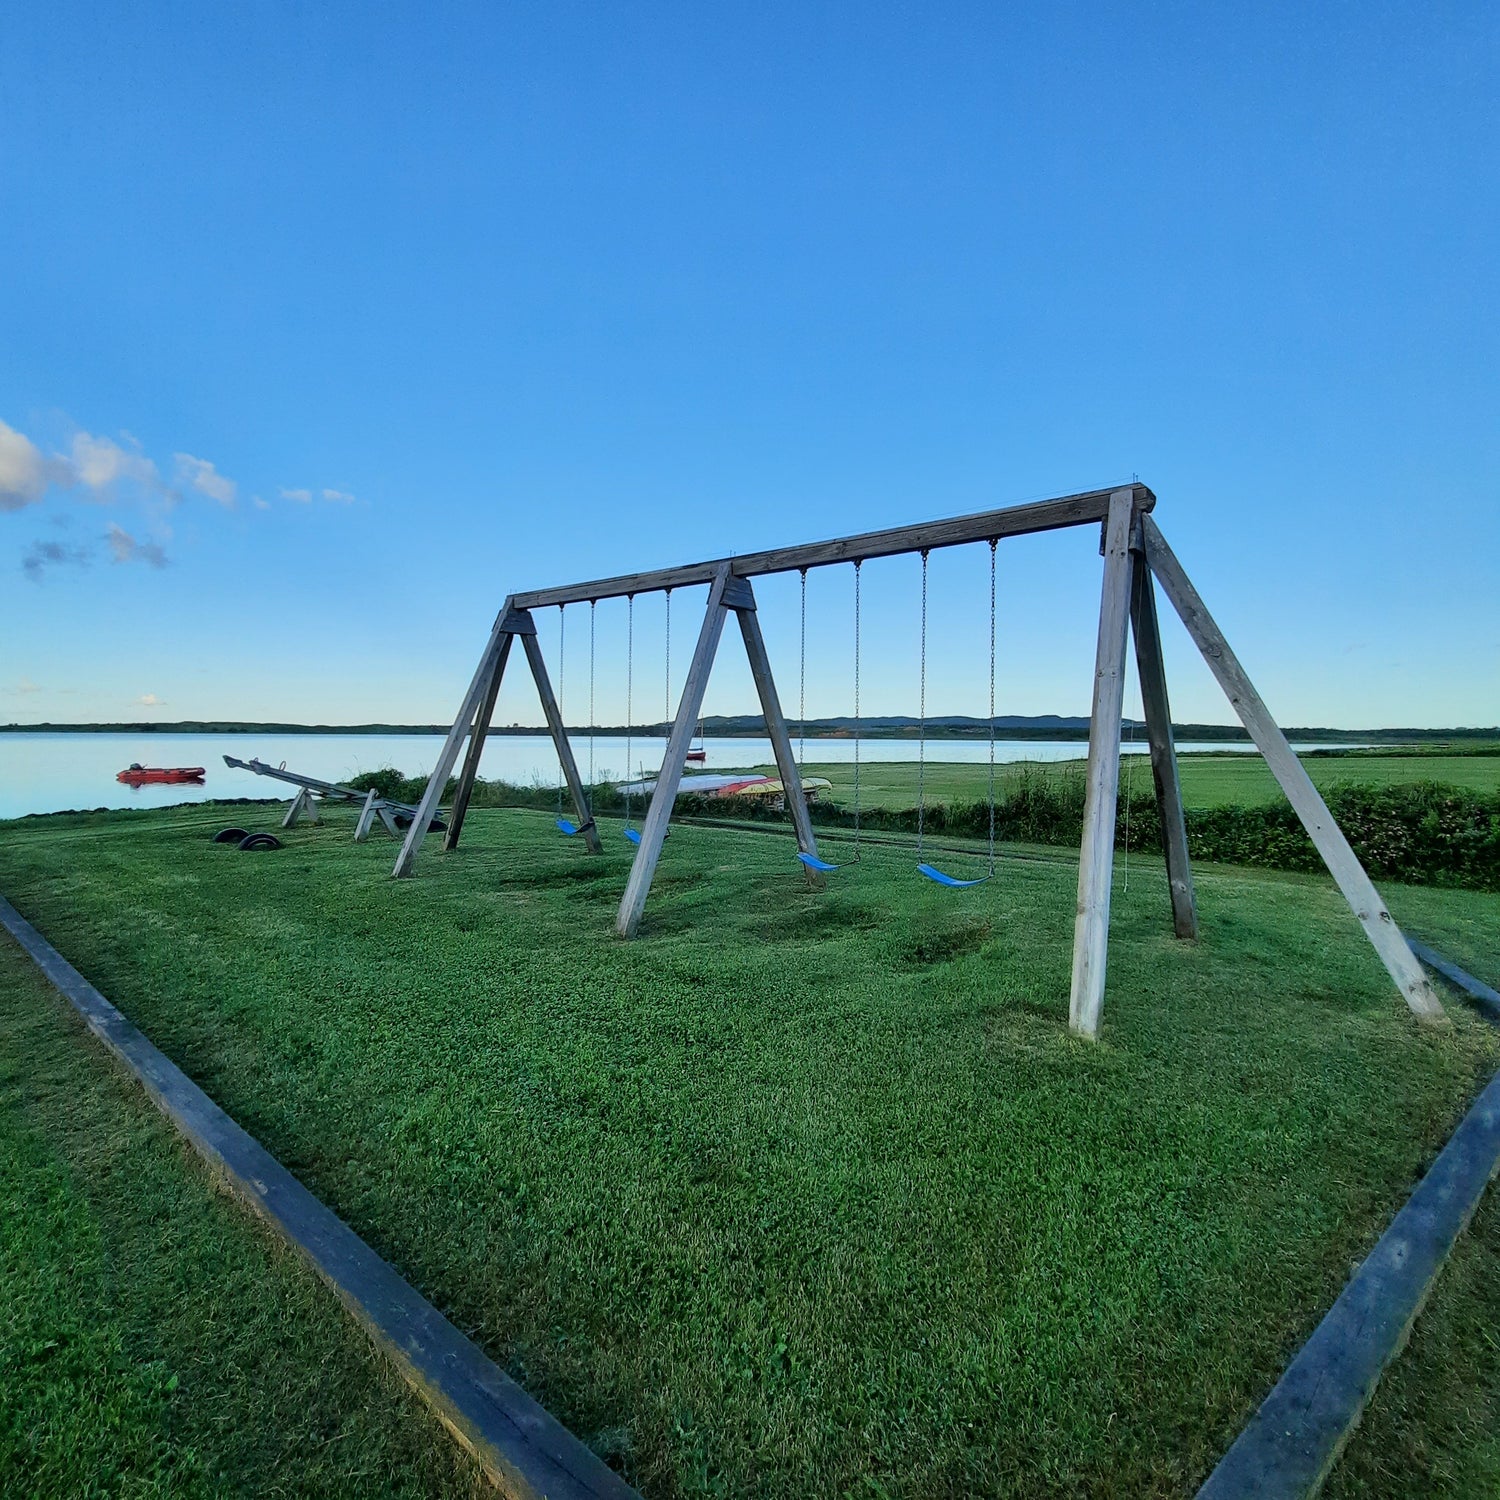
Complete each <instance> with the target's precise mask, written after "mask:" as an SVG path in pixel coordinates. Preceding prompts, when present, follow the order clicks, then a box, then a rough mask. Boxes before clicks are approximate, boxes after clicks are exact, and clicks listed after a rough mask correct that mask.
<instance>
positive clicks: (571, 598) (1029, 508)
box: [515, 484, 1156, 609]
mask: <svg viewBox="0 0 1500 1500" xmlns="http://www.w3.org/2000/svg"><path fill="white" fill-rule="evenodd" d="M1129 488H1130V491H1131V493H1132V494H1133V495H1134V496H1135V501H1136V508H1137V509H1138V510H1142V511H1145V510H1150V508H1151V507H1152V506H1153V505H1154V504H1155V503H1156V497H1155V495H1153V494H1152V493H1151V491H1150V490H1149V489H1147V488H1146V486H1145V485H1143V484H1136V485H1132V486H1130V487H1129ZM1114 493H1116V492H1115V491H1113V490H1088V491H1086V492H1084V493H1082V494H1078V495H1062V496H1059V497H1058V498H1057V499H1054V500H1040V501H1037V502H1035V503H1034V504H1031V505H1012V506H1007V507H1005V508H1003V509H1001V510H986V511H979V512H977V513H976V514H974V515H969V516H954V517H951V518H950V519H947V520H942V521H926V522H923V523H921V524H920V525H916V526H895V527H891V528H889V529H888V530H885V531H867V532H864V533H862V534H860V535H858V536H846V537H836V538H834V539H832V540H830V541H826V542H808V543H804V544H803V545H800V546H795V547H778V548H774V549H772V550H770V551H766V552H746V553H742V554H741V555H740V556H739V557H733V558H723V557H721V558H715V559H713V560H711V561H709V562H699V563H687V564H685V565H683V566H682V567H677V568H658V569H655V570H654V571H652V572H647V573H624V574H620V575H618V576H617V577H614V578H598V579H595V580H594V581H593V582H591V583H577V584H566V585H563V586H562V587H559V588H550V589H533V590H531V591H530V592H529V593H520V594H517V595H515V603H516V604H517V605H518V606H521V607H523V608H526V609H540V608H542V607H543V606H544V605H553V604H577V603H581V602H583V601H584V600H588V599H614V598H621V597H623V596H624V595H626V594H643V593H648V592H649V591H651V590H652V589H668V588H681V587H683V586H685V585H687V584H694V583H711V582H712V581H713V580H714V578H716V577H717V576H718V572H719V570H720V569H721V568H723V567H725V566H727V567H728V568H729V570H730V572H731V573H732V574H733V575H734V576H735V577H737V578H755V577H760V576H762V575H763V574H767V573H790V572H793V571H795V570H796V569H798V568H819V567H825V566H827V565H828V564H829V563H839V562H855V561H864V560H865V559H867V558H871V557H893V556H896V555H897V554H899V553H903V552H920V551H921V550H922V549H923V548H924V547H925V548H926V549H927V550H928V551H934V550H936V549H937V548H939V547H957V546H961V545H962V544H963V543H965V542H983V541H988V540H989V539H990V538H991V537H1004V536H1023V535H1027V534H1029V533H1031V532H1037V531H1056V530H1058V529H1059V528H1061V527H1065V526H1083V525H1087V524H1089V523H1090V522H1097V521H1102V520H1104V519H1105V517H1106V516H1107V515H1108V514H1109V498H1110V496H1111V494H1114Z"/></svg>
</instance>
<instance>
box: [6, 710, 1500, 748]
mask: <svg viewBox="0 0 1500 1500" xmlns="http://www.w3.org/2000/svg"><path fill="white" fill-rule="evenodd" d="M792 727H793V732H794V733H795V734H797V735H798V736H799V737H802V738H806V739H809V740H849V739H853V738H854V723H853V721H852V720H851V719H843V718H839V719H820V720H809V721H808V723H807V725H806V728H805V730H803V729H801V728H799V727H798V726H797V725H796V724H795V723H794V724H793V726H792ZM1143 727H1144V726H1142V725H1141V724H1140V723H1139V722H1136V721H1130V720H1127V721H1126V722H1125V726H1124V729H1125V732H1126V733H1127V734H1128V733H1130V732H1132V731H1134V732H1136V733H1140V731H1141V730H1142V729H1143ZM449 728H450V726H449V725H447V724H274V723H262V724H252V723H237V722H233V721H229V720H212V721H199V720H193V719H183V720H176V721H173V722H170V723H158V724H147V723H116V724H53V723H45V724H6V725H0V734H179V735H191V734H240V735H244V734H282V735H292V734H308V735H446V734H447V733H448V730H449ZM669 728H670V726H669V725H667V724H665V723H661V722H658V723H654V724H636V725H634V726H630V727H627V726H626V725H624V724H598V725H595V726H593V728H592V730H591V729H590V726H588V725H586V724H575V725H571V726H570V733H571V734H573V735H584V734H589V733H591V732H592V733H593V734H595V735H597V736H600V737H611V738H623V737H624V736H625V735H626V734H636V735H641V736H643V737H651V736H655V737H658V738H661V737H664V736H665V735H666V734H667V732H668V730H669ZM765 732H766V730H765V725H764V723H763V722H762V721H761V719H760V718H759V716H750V715H746V716H744V717H743V718H721V719H708V720H705V721H704V724H703V729H702V736H703V738H704V739H757V738H764V736H765ZM1283 732H1284V733H1285V734H1286V736H1287V738H1288V739H1292V740H1303V741H1307V740H1316V741H1321V742H1323V743H1327V744H1335V745H1336V744H1343V743H1361V742H1362V743H1373V744H1377V745H1401V744H1433V743H1442V742H1452V741H1460V742H1465V743H1467V742H1473V741H1485V740H1495V741H1500V726H1495V727H1492V728H1488V729H1409V728H1398V729H1329V728H1321V727H1311V728H1309V727H1304V726H1287V727H1286V728H1285V729H1284V731H1283ZM489 733H490V734H491V735H493V736H501V737H507V738H508V737H513V736H514V737H523V736H542V735H546V734H547V733H548V731H547V728H546V726H545V725H537V726H530V725H521V724H507V725H496V726H494V727H493V728H491V729H490V731H489ZM989 733H990V727H989V721H988V720H987V719H973V718H957V717H944V718H937V719H932V720H929V721H928V724H927V730H926V734H927V738H928V739H931V740H985V739H988V737H989ZM995 733H996V735H997V737H999V738H1001V739H1006V740H1054V741H1056V740H1061V741H1077V742H1082V741H1085V740H1087V739H1088V721H1087V720H1086V719H1081V718H1070V719H1065V718H1062V717H1061V716H1057V717H1054V716H1052V715H1045V716H1039V717H1037V718H1032V719H1027V718H1023V717H1020V716H1012V715H1008V716H1006V717H1005V718H1003V719H997V720H996V721H995ZM1173 734H1174V736H1175V737H1176V738H1177V739H1181V740H1200V741H1202V740H1208V741H1222V742H1224V743H1226V744H1248V743H1249V736H1248V735H1247V734H1246V733H1245V731H1244V730H1243V729H1242V728H1240V726H1239V725H1237V724H1175V725H1173ZM859 735H860V738H861V739H865V740H910V741H912V742H915V741H916V740H917V738H918V737H919V729H918V725H917V722H916V720H914V719H910V718H906V717H904V716H903V717H894V716H893V717H887V718H883V719H882V718H873V719H868V720H865V721H863V722H862V723H861V724H860V726H859Z"/></svg>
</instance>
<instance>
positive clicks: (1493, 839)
mask: <svg viewBox="0 0 1500 1500" xmlns="http://www.w3.org/2000/svg"><path fill="white" fill-rule="evenodd" d="M350 785H351V786H354V787H356V788H358V789H359V790H361V791H363V790H365V789H367V788H368V787H371V786H374V787H375V788H376V789H377V790H378V791H379V792H380V793H381V795H382V796H387V797H393V798H396V799H397V800H399V801H403V802H415V801H416V800H417V799H418V798H419V797H420V796H421V795H422V789H423V786H424V783H423V782H422V781H421V780H420V779H417V778H410V777H405V776H402V775H401V773H400V772H399V771H394V770H389V769H387V770H384V771H374V772H369V773H367V774H365V775H363V776H360V777H357V778H355V780H354V781H352V782H351V783H350ZM1147 785H1148V788H1149V782H1148V783H1147ZM452 791H453V783H452V781H450V782H449V784H448V795H449V796H450V797H451V795H452ZM1326 797H1327V801H1328V806H1329V808H1330V810H1331V811H1332V813H1333V815H1334V817H1335V818H1336V819H1337V821H1338V824H1339V827H1340V828H1342V829H1343V830H1344V834H1345V836H1346V837H1347V838H1348V840H1349V842H1350V843H1351V844H1352V845H1353V846H1354V852H1355V853H1356V854H1357V855H1358V856H1359V858H1360V861H1361V862H1362V863H1363V864H1364V867H1365V868H1366V869H1367V870H1368V871H1369V872H1370V874H1371V876H1372V877H1374V878H1375V879H1377V880H1400V881H1406V882H1409V883H1411V884H1414V885H1449V886H1463V887H1465V888H1467V889H1470V890H1479V891H1500V793H1493V792H1479V791H1470V790H1468V789H1466V788H1463V787H1456V786H1446V785H1443V784H1442V783H1440V782H1432V781H1425V782H1413V783H1410V784H1407V785H1401V786H1363V785H1358V784H1349V785H1344V786H1338V787H1334V788H1332V789H1331V790H1330V791H1328V792H1327V793H1326ZM556 803H557V792H556V789H555V788H554V787H550V786H540V785H538V786H529V787H521V786H511V785H508V784H507V783H505V782H502V781H481V782H479V783H478V784H477V785H476V786H475V788H474V797H473V805H474V806H479V807H484V806H488V807H535V808H544V809H545V808H553V807H555V806H556ZM1083 804H1084V778H1083V773H1082V770H1081V768H1079V769H1074V768H1073V767H1071V766H1070V767H1067V768H1065V769H1063V770H1052V771H1041V770H1038V769H1036V768H1035V767H1031V766H1022V767H1020V768H1019V769H1017V770H1015V771H1009V772H1007V773H1006V775H1005V777H1004V779H1003V781H1002V782H1001V783H1000V786H999V788H998V791H997V796H996V800H995V837H996V838H998V839H1000V840H1002V841H1003V842H1008V843H1027V844H1077V842H1078V840H1079V838H1080V837H1081V836H1082V832H1083ZM594 806H595V807H596V808H597V809H598V811H600V812H606V813H619V812H621V811H623V810H624V799H623V798H622V797H621V796H620V794H619V791H618V790H617V789H616V788H615V787H613V786H611V785H609V784H607V783H604V784H601V785H600V786H599V787H597V788H596V789H595V794H594ZM634 810H635V812H636V814H637V816H639V815H640V814H642V813H643V812H644V811H645V806H644V803H643V802H642V801H641V800H640V799H636V801H635V804H634ZM678 812H679V813H684V814H687V815H690V816H692V815H698V816H705V817H719V818H736V819H744V820H748V821H752V822H762V821H765V822H775V823H781V822H784V821H785V820H786V815H785V813H780V812H773V811H772V810H771V809H769V808H767V807H766V806H765V805H764V804H763V803H761V802H759V801H758V800H756V799H754V798H681V799H679V801H678ZM813 821H814V822H815V823H818V824H821V825H823V826H827V827H843V828H848V827H851V826H852V825H853V823H854V817H853V813H852V811H851V810H849V809H847V808H844V807H840V806H835V805H832V804H826V803H825V804H821V805H815V806H814V807H813ZM989 821H990V810H989V806H988V804H987V803H985V802H948V803H934V804H930V805H929V806H928V808H927V812H926V828H927V832H928V833H931V834H934V835H938V836H941V835H943V834H950V835H953V836H957V837H963V838H984V837H985V836H986V834H987V833H988V831H989ZM860 822H861V825H862V826H863V827H864V828H867V829H870V830H871V831H891V832H902V833H915V832H916V827H917V812H916V809H915V808H906V809H902V810H899V811H892V810H889V809H885V808H869V809H866V810H865V811H864V812H863V814H862V816H861V818H860ZM1127 823H1128V840H1127ZM1187 831H1188V849H1189V851H1190V852H1191V854H1192V856H1193V858H1194V859H1199V860H1207V861H1211V862H1218V863H1224V864H1240V865H1258V866H1260V867H1262V868H1265V869H1273V870H1319V869H1321V868H1322V861H1321V860H1320V859H1319V857H1318V853H1317V850H1315V849H1314V848H1313V846H1312V841H1311V840H1310V839H1309V838H1308V837H1307V834H1306V833H1305V832H1303V829H1302V825H1301V824H1300V823H1299V822H1298V821H1297V816H1296V814H1295V813H1294V812H1293V811H1292V809H1291V808H1290V807H1289V806H1288V805H1287V804H1286V803H1285V802H1283V801H1277V802H1271V803H1265V804H1263V805H1260V806H1255V807H1209V808H1188V809H1187ZM1127 842H1128V846H1129V848H1131V849H1132V850H1158V849H1160V848H1161V820H1160V818H1159V817H1158V815H1157V810H1156V799H1155V798H1154V797H1153V796H1152V795H1151V793H1150V791H1149V790H1147V791H1146V792H1145V793H1142V792H1141V791H1139V790H1137V792H1136V794H1135V795H1134V796H1133V797H1132V798H1131V799H1130V800H1129V804H1128V806H1127V803H1126V802H1125V800H1124V799H1122V801H1121V804H1120V809H1119V815H1118V818H1117V821H1116V826H1115V843H1116V845H1117V847H1119V848H1122V849H1123V848H1125V847H1126V846H1127Z"/></svg>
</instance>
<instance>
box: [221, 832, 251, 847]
mask: <svg viewBox="0 0 1500 1500" xmlns="http://www.w3.org/2000/svg"><path fill="white" fill-rule="evenodd" d="M249 837H250V831H249V829H246V828H221V829H220V830H219V831H218V832H217V833H216V834H215V835H214V843H216V844H237V843H239V841H240V840H241V839H246V838H249Z"/></svg>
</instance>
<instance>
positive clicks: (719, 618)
mask: <svg viewBox="0 0 1500 1500" xmlns="http://www.w3.org/2000/svg"><path fill="white" fill-rule="evenodd" d="M728 584H729V565H728V564H727V563H726V564H724V566H723V567H721V568H720V569H719V571H718V573H716V574H715V575H714V581H713V582H712V583H711V584H710V585H709V589H708V608H707V610H706V611H705V612H704V615H703V625H702V628H701V629H700V630H699V631H698V644H697V645H696V646H695V647H694V648H693V659H692V661H691V662H690V663H689V665H688V673H687V681H686V682H684V683H683V685H682V697H681V698H679V699H678V701H677V717H676V718H675V719H674V720H673V721H672V732H671V733H670V734H669V735H668V736H667V751H666V754H665V755H663V756H662V761H661V770H660V772H659V773H658V774H657V777H656V789H655V790H654V791H653V792H652V794H651V806H650V807H649V808H648V809H647V810H646V820H645V822H644V823H643V824H642V825H641V842H640V846H639V847H638V848H637V849H636V851H635V859H634V861H633V862H632V863H631V866H630V879H629V880H628V881H627V882H626V885H625V895H624V896H623V897H622V898H621V901H620V911H619V914H618V915H617V916H616V918H615V930H616V931H617V932H618V933H619V934H620V936H621V937H627V938H629V937H634V936H635V934H636V929H637V928H638V927H639V926H640V925H641V913H642V912H643V911H644V910H645V909H646V897H647V895H649V894H650V891H651V880H652V877H653V876H654V875H655V874H656V862H657V860H659V859H660V858H661V846H662V843H663V841H664V840H665V839H666V836H667V824H668V822H669V821H670V820H671V817H672V806H673V804H674V803H675V802H676V801H677V788H678V787H679V786H680V785H681V784H682V770H683V766H684V765H685V764H686V762H687V752H688V747H689V746H690V745H691V743H692V737H693V726H694V725H695V724H696V723H697V722H698V714H699V711H700V710H701V709H702V707H703V693H704V689H705V688H707V686H708V674H709V671H710V669H711V668H712V666H713V663H714V655H715V653H716V652H717V651H718V649H719V638H720V636H721V635H722V634H723V632H724V590H725V589H726V587H728Z"/></svg>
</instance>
